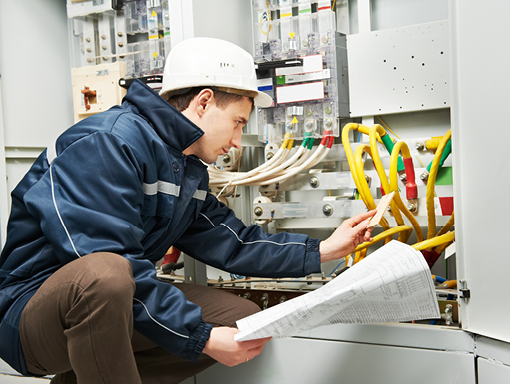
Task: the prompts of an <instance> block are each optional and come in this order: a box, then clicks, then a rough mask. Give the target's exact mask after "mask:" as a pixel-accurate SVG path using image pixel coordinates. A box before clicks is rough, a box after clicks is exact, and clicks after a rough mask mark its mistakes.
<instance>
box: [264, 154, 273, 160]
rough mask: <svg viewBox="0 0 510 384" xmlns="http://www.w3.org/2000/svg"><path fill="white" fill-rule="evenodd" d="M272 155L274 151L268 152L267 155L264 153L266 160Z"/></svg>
mask: <svg viewBox="0 0 510 384" xmlns="http://www.w3.org/2000/svg"><path fill="white" fill-rule="evenodd" d="M273 156H274V153H273V152H268V153H267V155H266V160H271V159H272V158H273Z"/></svg>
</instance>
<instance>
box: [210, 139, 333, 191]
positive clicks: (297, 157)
mask: <svg viewBox="0 0 510 384" xmlns="http://www.w3.org/2000/svg"><path fill="white" fill-rule="evenodd" d="M333 140H334V137H333V132H332V131H328V130H325V131H324V135H323V138H322V141H321V143H320V145H319V146H318V147H317V149H315V151H313V150H312V149H313V142H314V139H313V137H312V136H311V134H310V133H309V132H307V134H305V138H304V140H303V143H302V144H301V146H300V147H299V148H298V150H297V151H296V153H295V154H294V155H293V156H292V157H290V158H289V159H287V157H288V155H289V153H290V151H291V148H292V145H293V143H294V140H293V139H292V135H291V134H288V133H287V134H285V139H284V141H283V144H282V145H281V147H280V149H279V150H278V152H277V153H276V154H275V155H274V156H273V157H272V158H271V159H270V160H268V161H267V162H265V163H264V164H262V165H260V166H259V167H257V168H255V169H252V170H251V171H249V172H229V171H223V170H220V169H218V168H216V167H214V166H209V186H210V187H217V188H222V190H221V192H220V193H219V195H221V193H222V192H223V190H224V189H225V188H227V187H231V186H238V185H251V186H260V185H269V184H274V183H280V182H282V181H284V180H287V179H288V178H290V177H292V176H294V175H296V174H298V173H299V172H301V171H303V170H305V169H308V168H311V167H313V166H315V165H317V164H319V163H320V162H321V161H322V160H323V159H324V158H325V157H326V156H327V155H328V153H329V151H330V150H331V147H332V146H333Z"/></svg>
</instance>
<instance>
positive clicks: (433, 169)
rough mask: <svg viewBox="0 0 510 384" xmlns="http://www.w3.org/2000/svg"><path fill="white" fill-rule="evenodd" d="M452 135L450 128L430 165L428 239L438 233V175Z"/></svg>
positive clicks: (428, 181)
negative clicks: (435, 201)
mask: <svg viewBox="0 0 510 384" xmlns="http://www.w3.org/2000/svg"><path fill="white" fill-rule="evenodd" d="M451 137H452V130H451V129H450V130H449V131H448V132H446V135H444V136H443V138H442V139H441V141H440V143H439V147H438V148H437V151H436V153H435V155H434V160H432V165H431V166H430V173H429V178H428V180H427V217H428V224H429V226H428V230H427V239H432V238H433V237H434V236H435V235H436V214H435V207H434V191H435V184H436V177H437V172H438V170H439V162H440V161H441V156H442V155H443V152H444V148H445V146H446V143H447V142H448V140H450V138H451Z"/></svg>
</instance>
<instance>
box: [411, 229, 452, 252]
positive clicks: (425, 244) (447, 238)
mask: <svg viewBox="0 0 510 384" xmlns="http://www.w3.org/2000/svg"><path fill="white" fill-rule="evenodd" d="M454 240H455V231H452V232H448V233H445V234H444V235H441V236H436V237H434V238H432V239H427V240H423V241H422V242H420V243H416V244H414V245H412V247H413V248H414V249H416V250H417V251H423V250H424V249H429V248H434V247H437V246H438V245H441V244H445V243H448V242H452V241H454Z"/></svg>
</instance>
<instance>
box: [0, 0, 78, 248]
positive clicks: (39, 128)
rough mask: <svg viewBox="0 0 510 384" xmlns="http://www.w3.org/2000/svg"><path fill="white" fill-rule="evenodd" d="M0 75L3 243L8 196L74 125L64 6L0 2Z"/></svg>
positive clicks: (55, 0)
mask: <svg viewBox="0 0 510 384" xmlns="http://www.w3.org/2000/svg"><path fill="white" fill-rule="evenodd" d="M0 73H1V78H0V82H1V83H0V90H1V95H0V96H1V103H0V136H1V137H2V139H3V141H4V143H3V144H4V145H2V151H1V152H3V149H4V147H5V156H4V154H3V153H0V168H1V170H0V217H1V222H0V229H1V232H0V240H1V242H2V243H3V241H4V240H5V224H6V220H7V215H8V212H7V211H8V209H9V208H8V207H9V206H10V198H9V194H10V191H11V190H12V189H13V188H14V187H15V186H16V184H17V183H18V181H19V180H20V179H21V178H22V177H23V175H24V174H25V172H26V171H27V170H28V168H29V167H30V165H31V164H32V163H33V161H34V160H35V158H36V157H37V155H38V154H39V153H40V152H41V151H42V150H43V149H44V148H46V147H47V146H48V145H50V144H51V143H52V142H53V141H54V140H55V138H56V137H57V136H58V134H59V133H60V132H62V131H64V130H65V129H67V128H68V127H69V126H70V125H71V124H72V122H73V115H72V95H71V90H72V87H71V66H70V59H69V44H68V33H67V14H66V4H65V1H61V0H45V1H38V0H24V1H13V0H2V1H0ZM2 128H3V129H2ZM0 144H2V140H1V139H0ZM4 159H5V162H4ZM5 170H6V171H5ZM5 172H6V174H7V181H5V177H2V176H3V175H5Z"/></svg>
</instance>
